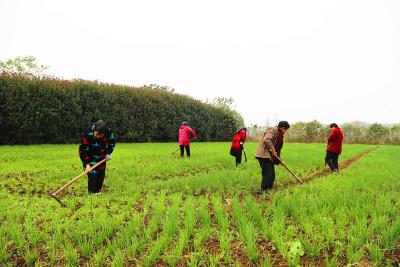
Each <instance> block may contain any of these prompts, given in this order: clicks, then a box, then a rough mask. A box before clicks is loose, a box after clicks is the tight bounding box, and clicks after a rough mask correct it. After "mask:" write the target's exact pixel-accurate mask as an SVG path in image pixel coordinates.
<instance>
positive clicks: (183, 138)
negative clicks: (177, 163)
mask: <svg viewBox="0 0 400 267" xmlns="http://www.w3.org/2000/svg"><path fill="white" fill-rule="evenodd" d="M190 138H193V139H196V138H197V136H196V133H195V132H194V131H193V129H192V128H190V127H189V126H188V125H187V122H186V121H184V122H182V125H181V127H180V128H179V138H178V143H179V147H180V149H181V158H183V155H184V149H186V155H187V156H188V158H190Z"/></svg>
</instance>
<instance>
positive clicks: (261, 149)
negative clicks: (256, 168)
mask: <svg viewBox="0 0 400 267" xmlns="http://www.w3.org/2000/svg"><path fill="white" fill-rule="evenodd" d="M289 128H290V125H289V123H288V122H287V121H280V122H279V123H278V126H275V127H270V128H268V129H267V130H266V131H265V132H264V135H263V137H262V139H261V142H260V145H259V146H258V149H257V152H256V159H257V160H258V163H259V164H260V167H261V175H262V181H261V193H262V194H264V193H266V192H268V191H270V190H271V189H272V187H273V185H274V181H275V166H274V165H279V163H280V162H279V159H278V157H280V154H281V149H282V147H283V137H284V136H285V132H286V131H287V130H288V129H289Z"/></svg>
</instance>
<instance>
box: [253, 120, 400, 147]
mask: <svg viewBox="0 0 400 267" xmlns="http://www.w3.org/2000/svg"><path fill="white" fill-rule="evenodd" d="M339 126H340V128H341V129H342V131H343V134H344V142H345V143H348V144H356V143H357V144H395V145H399V144H400V124H397V125H393V126H391V127H385V126H383V125H382V124H379V123H373V124H370V125H368V126H362V125H358V124H351V123H345V124H343V125H339ZM264 130H265V128H264V127H258V126H257V125H252V126H251V127H249V131H250V136H251V137H252V139H255V140H257V139H259V137H260V136H261V135H262V134H263V132H264ZM331 130H332V129H330V128H329V125H323V124H322V123H320V122H318V121H316V120H313V121H310V122H302V121H300V122H296V123H293V124H292V125H291V127H290V130H289V131H288V132H287V134H286V135H285V140H286V141H287V142H299V143H324V142H326V138H327V137H328V136H329V134H330V132H331Z"/></svg>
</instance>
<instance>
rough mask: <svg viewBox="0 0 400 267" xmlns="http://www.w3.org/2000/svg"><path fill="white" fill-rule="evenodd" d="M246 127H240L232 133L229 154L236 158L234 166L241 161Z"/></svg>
mask: <svg viewBox="0 0 400 267" xmlns="http://www.w3.org/2000/svg"><path fill="white" fill-rule="evenodd" d="M246 131H247V129H246V128H242V129H240V130H239V131H237V132H236V133H235V134H234V135H233V141H232V145H231V151H230V154H231V155H232V156H234V157H235V159H236V167H237V166H238V165H239V164H240V163H242V151H243V150H244V147H243V144H244V142H245V141H246Z"/></svg>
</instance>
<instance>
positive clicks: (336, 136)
mask: <svg viewBox="0 0 400 267" xmlns="http://www.w3.org/2000/svg"><path fill="white" fill-rule="evenodd" d="M329 128H333V129H332V132H331V134H330V135H329V137H328V139H327V140H326V141H327V143H328V146H327V148H326V156H325V163H326V164H328V165H329V167H330V168H331V171H333V172H338V171H339V162H338V160H339V155H340V154H341V153H342V143H343V133H342V130H341V129H340V128H339V126H338V125H337V124H336V123H332V124H331V125H330V126H329Z"/></svg>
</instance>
